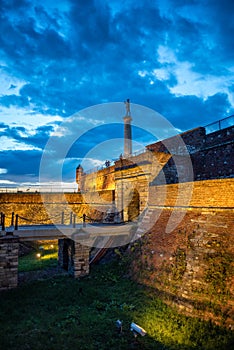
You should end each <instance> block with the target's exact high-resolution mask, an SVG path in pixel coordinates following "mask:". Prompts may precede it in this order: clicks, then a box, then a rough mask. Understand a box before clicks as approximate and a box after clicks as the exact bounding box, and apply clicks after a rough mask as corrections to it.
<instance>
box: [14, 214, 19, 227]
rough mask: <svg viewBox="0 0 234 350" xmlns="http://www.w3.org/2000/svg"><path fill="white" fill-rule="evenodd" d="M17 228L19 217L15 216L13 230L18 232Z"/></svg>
mask: <svg viewBox="0 0 234 350" xmlns="http://www.w3.org/2000/svg"><path fill="white" fill-rule="evenodd" d="M18 226H19V215H18V214H16V216H15V230H18Z"/></svg>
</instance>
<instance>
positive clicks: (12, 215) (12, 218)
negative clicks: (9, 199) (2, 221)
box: [11, 212, 15, 226]
mask: <svg viewBox="0 0 234 350" xmlns="http://www.w3.org/2000/svg"><path fill="white" fill-rule="evenodd" d="M14 216H15V213H14V212H12V213H11V226H14Z"/></svg>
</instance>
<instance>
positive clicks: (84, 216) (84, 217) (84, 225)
mask: <svg viewBox="0 0 234 350" xmlns="http://www.w3.org/2000/svg"><path fill="white" fill-rule="evenodd" d="M85 219H86V215H85V214H83V227H86V223H85Z"/></svg>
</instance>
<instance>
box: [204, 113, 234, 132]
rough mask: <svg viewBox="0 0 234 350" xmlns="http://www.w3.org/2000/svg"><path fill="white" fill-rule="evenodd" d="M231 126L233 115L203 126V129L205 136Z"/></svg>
mask: <svg viewBox="0 0 234 350" xmlns="http://www.w3.org/2000/svg"><path fill="white" fill-rule="evenodd" d="M233 125H234V115H230V116H229V117H227V118H223V119H220V120H218V121H216V122H214V123H210V124H208V125H205V126H204V128H205V129H206V134H211V133H212V132H215V131H218V130H222V129H225V128H228V127H229V126H233Z"/></svg>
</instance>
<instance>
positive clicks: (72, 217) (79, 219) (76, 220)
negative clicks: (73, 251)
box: [0, 212, 102, 231]
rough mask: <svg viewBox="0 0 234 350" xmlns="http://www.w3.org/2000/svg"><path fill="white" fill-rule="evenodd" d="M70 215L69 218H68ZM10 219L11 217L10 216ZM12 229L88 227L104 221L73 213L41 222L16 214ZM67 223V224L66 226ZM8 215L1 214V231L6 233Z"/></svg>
mask: <svg viewBox="0 0 234 350" xmlns="http://www.w3.org/2000/svg"><path fill="white" fill-rule="evenodd" d="M68 215H69V217H68ZM8 219H9V216H8ZM10 221H11V225H10V226H11V227H14V230H18V229H19V226H22V225H29V226H30V225H54V224H55V222H56V224H60V225H72V226H73V227H76V224H83V227H85V226H86V223H100V222H102V219H97V218H91V217H90V216H88V215H86V214H82V216H79V215H77V214H75V213H73V212H70V213H66V214H65V213H64V212H61V213H58V214H56V215H54V216H53V217H48V218H43V219H41V220H35V219H34V218H31V217H25V216H22V215H19V214H15V213H14V212H12V213H11V220H10ZM65 221H66V224H65ZM5 222H6V214H5V213H2V212H1V213H0V226H1V231H5V229H6V224H5Z"/></svg>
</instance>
